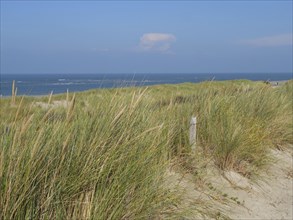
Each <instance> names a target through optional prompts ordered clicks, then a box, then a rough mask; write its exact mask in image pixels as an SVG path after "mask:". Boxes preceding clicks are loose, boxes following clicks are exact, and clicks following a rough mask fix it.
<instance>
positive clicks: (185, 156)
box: [0, 80, 293, 219]
mask: <svg viewBox="0 0 293 220" xmlns="http://www.w3.org/2000/svg"><path fill="white" fill-rule="evenodd" d="M292 85H293V81H289V82H287V83H286V84H285V85H283V86H281V87H278V88H272V87H270V86H268V85H265V84H264V83H261V82H251V81H245V80H242V81H226V82H204V83H200V84H191V83H186V84H179V85H160V86H152V87H149V88H146V87H141V88H117V89H100V90H90V91H87V92H82V93H77V94H62V95H56V96H51V95H50V96H49V97H42V98H29V97H23V98H22V97H13V104H12V103H11V100H9V99H1V100H0V106H1V109H0V120H1V121H0V146H1V147H0V210H1V212H0V219H154V218H160V217H161V218H163V217H164V218H174V219H178V218H180V212H178V210H177V211H176V208H174V207H176V204H178V202H179V201H178V200H177V195H176V193H175V192H173V191H172V192H170V190H169V189H168V188H167V187H165V185H166V184H165V179H164V174H165V173H166V171H167V170H168V169H169V167H170V163H172V162H173V161H179V160H180V161H185V162H186V163H187V162H188V161H189V159H190V157H189V156H190V155H192V154H193V152H191V149H190V145H189V142H188V129H189V120H190V117H191V116H193V115H195V116H197V119H198V124H197V129H198V132H197V150H198V151H201V152H202V153H203V155H204V157H211V158H213V160H214V162H215V164H216V165H217V166H218V167H219V168H221V169H223V170H225V169H234V170H236V171H238V172H239V173H241V174H243V175H246V176H250V175H253V174H254V173H256V172H257V171H258V170H259V169H261V167H262V166H263V165H264V164H266V163H267V162H268V156H267V155H268V154H267V153H268V150H269V149H270V148H271V147H278V146H283V145H285V144H287V143H293V134H292V123H293V122H292V117H293V115H292V114H293V113H292V104H293V103H292V100H293V97H292V96H293V93H292V92H293V88H292ZM56 100H64V101H65V102H66V106H65V107H64V106H62V105H60V106H58V105H56V106H54V105H53V104H52V105H50V106H49V107H48V108H44V107H41V106H39V105H37V104H36V103H37V102H44V103H47V104H49V103H54V101H56ZM178 159H179V160H178ZM203 160H204V158H203ZM194 169H197V168H194ZM162 216H163V217H162Z"/></svg>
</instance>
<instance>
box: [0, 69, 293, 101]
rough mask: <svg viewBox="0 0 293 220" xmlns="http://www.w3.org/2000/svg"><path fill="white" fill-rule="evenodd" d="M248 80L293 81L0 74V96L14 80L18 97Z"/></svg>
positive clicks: (266, 76) (275, 77)
mask: <svg viewBox="0 0 293 220" xmlns="http://www.w3.org/2000/svg"><path fill="white" fill-rule="evenodd" d="M235 79H249V80H253V81H266V80H269V81H281V80H289V79H292V73H263V74H260V73H258V74H252V73H242V74H240V73H237V74H236V73H235V74H232V73H229V74H228V73H221V74H220V73H217V74H198V73H194V74H191V73H189V74H186V73H177V74H168V73H164V74H155V73H153V74H1V75H0V81H1V82H0V95H2V96H10V95H11V86H12V81H13V80H15V82H16V87H17V95H47V94H49V93H51V91H53V93H54V94H58V93H64V92H66V91H67V89H68V90H69V92H77V91H84V90H88V89H96V88H114V87H126V86H147V85H156V84H177V83H184V82H192V83H196V82H202V81H209V80H219V81H221V80H235Z"/></svg>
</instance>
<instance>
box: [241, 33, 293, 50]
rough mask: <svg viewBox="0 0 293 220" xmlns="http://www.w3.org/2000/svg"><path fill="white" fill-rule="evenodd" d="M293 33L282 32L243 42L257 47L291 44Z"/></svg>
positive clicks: (292, 43)
mask: <svg viewBox="0 0 293 220" xmlns="http://www.w3.org/2000/svg"><path fill="white" fill-rule="evenodd" d="M292 41H293V35H292V33H291V34H280V35H274V36H267V37H261V38H256V39H250V40H244V41H242V43H243V44H246V45H250V46H257V47H275V46H291V45H293V42H292Z"/></svg>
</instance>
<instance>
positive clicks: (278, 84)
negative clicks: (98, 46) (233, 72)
mask: <svg viewBox="0 0 293 220" xmlns="http://www.w3.org/2000/svg"><path fill="white" fill-rule="evenodd" d="M237 80H238V79H236V80H234V79H232V80H210V81H213V82H217V81H218V82H223V81H237ZM239 80H241V79H239ZM243 80H247V79H243ZM290 80H292V79H289V80H275V81H264V80H250V81H253V82H263V83H266V82H267V83H269V84H270V85H271V86H272V87H278V86H282V85H284V84H285V83H286V82H288V81H290ZM202 82H204V81H200V82H193V83H202ZM183 83H190V82H183ZM178 84H182V83H181V82H179V83H162V84H152V85H139V86H137V85H131V86H121V87H99V88H89V89H86V90H81V91H70V90H69V93H79V92H85V91H89V90H95V89H116V88H117V89H118V88H129V87H140V86H157V85H178ZM65 93H66V92H60V93H53V95H62V94H65ZM48 95H50V93H47V94H40V95H38V94H33V95H26V94H18V95H17V96H18V97H20V96H25V97H34V98H42V97H47V96H48ZM10 97H11V95H0V98H1V99H7V98H10Z"/></svg>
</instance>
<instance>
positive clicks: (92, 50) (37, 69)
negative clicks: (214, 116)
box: [0, 0, 293, 74]
mask: <svg viewBox="0 0 293 220" xmlns="http://www.w3.org/2000/svg"><path fill="white" fill-rule="evenodd" d="M292 4H293V3H292V0H288V1H282V0H276V1H271V0H267V1H266V0H262V1H12V0H10V1H8V0H6V1H5V0H1V42H0V43H1V63H0V64H1V73H7V74H8V73H277V72H287V73H288V72H290V73H292V72H293V64H292V60H293V58H292V32H293V30H292V7H293V5H292Z"/></svg>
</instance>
